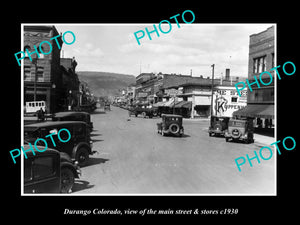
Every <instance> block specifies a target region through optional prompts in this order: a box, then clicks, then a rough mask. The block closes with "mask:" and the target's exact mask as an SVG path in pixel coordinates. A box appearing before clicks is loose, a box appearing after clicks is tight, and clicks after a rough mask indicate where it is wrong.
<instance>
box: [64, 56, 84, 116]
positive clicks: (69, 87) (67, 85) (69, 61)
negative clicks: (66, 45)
mask: <svg viewBox="0 0 300 225" xmlns="http://www.w3.org/2000/svg"><path fill="white" fill-rule="evenodd" d="M60 66H61V71H62V82H63V84H62V85H63V93H62V94H63V95H62V98H63V101H64V102H63V109H64V110H72V109H74V107H76V106H79V105H80V99H81V98H82V96H81V95H82V93H81V92H80V90H79V84H80V81H79V79H78V75H77V74H76V72H75V69H76V66H77V62H76V60H75V57H73V58H61V59H60Z"/></svg>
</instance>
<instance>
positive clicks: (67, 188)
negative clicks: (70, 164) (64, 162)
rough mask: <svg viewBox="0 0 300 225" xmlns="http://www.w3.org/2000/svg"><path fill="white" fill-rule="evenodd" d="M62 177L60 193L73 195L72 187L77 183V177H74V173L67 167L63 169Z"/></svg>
mask: <svg viewBox="0 0 300 225" xmlns="http://www.w3.org/2000/svg"><path fill="white" fill-rule="evenodd" d="M60 176H61V188H60V192H61V193H71V192H72V187H73V185H74V182H75V176H74V173H73V171H72V170H71V169H69V168H66V167H65V168H62V169H61V172H60Z"/></svg>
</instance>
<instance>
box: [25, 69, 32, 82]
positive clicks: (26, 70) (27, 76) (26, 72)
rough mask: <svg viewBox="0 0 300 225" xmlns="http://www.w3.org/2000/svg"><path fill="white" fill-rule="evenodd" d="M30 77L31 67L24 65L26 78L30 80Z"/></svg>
mask: <svg viewBox="0 0 300 225" xmlns="http://www.w3.org/2000/svg"><path fill="white" fill-rule="evenodd" d="M30 79H31V67H30V66H24V80H30Z"/></svg>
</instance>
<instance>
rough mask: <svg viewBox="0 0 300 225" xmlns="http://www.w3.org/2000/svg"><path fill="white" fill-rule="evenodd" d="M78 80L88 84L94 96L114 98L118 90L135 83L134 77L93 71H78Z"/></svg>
mask: <svg viewBox="0 0 300 225" xmlns="http://www.w3.org/2000/svg"><path fill="white" fill-rule="evenodd" d="M76 73H77V74H78V78H79V80H82V81H85V82H87V83H88V85H89V88H90V90H91V91H92V92H93V93H94V96H97V97H100V96H114V95H117V94H119V90H121V89H123V88H126V87H127V86H128V85H130V84H133V83H135V76H133V75H127V74H120V73H109V72H94V71H79V72H76Z"/></svg>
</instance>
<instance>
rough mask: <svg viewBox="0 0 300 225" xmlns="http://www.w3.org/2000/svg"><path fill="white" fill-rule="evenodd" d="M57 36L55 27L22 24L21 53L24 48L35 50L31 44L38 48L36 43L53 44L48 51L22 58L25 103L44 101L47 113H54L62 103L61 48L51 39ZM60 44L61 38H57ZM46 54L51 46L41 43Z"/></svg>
mask: <svg viewBox="0 0 300 225" xmlns="http://www.w3.org/2000/svg"><path fill="white" fill-rule="evenodd" d="M57 35H59V34H58V32H57V30H56V28H55V27H54V26H24V52H26V49H27V50H28V51H29V52H30V53H31V52H34V50H35V49H34V46H36V47H37V49H38V50H39V44H40V43H41V42H43V41H48V42H50V43H51V45H52V51H51V53H50V54H45V55H44V54H42V53H40V52H39V57H38V56H37V54H36V53H33V54H32V55H30V57H31V58H32V59H33V60H32V61H31V60H30V59H29V57H28V55H27V54H26V57H25V58H24V104H25V103H26V102H30V101H46V112H47V113H53V112H56V111H58V110H59V108H60V105H61V104H62V102H61V101H62V99H61V94H62V93H63V86H62V85H63V82H62V72H61V68H60V51H61V49H59V48H58V46H57V44H56V41H55V40H54V39H53V40H50V39H51V38H52V37H55V36H57ZM56 40H57V41H58V42H59V45H60V46H62V44H63V41H62V40H61V37H58V38H57V39H56ZM41 48H42V50H43V52H45V53H48V52H49V51H50V46H49V45H47V44H44V45H42V47H41Z"/></svg>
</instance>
